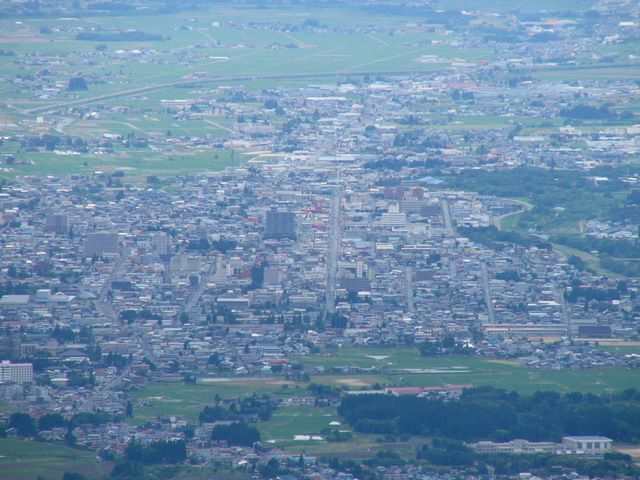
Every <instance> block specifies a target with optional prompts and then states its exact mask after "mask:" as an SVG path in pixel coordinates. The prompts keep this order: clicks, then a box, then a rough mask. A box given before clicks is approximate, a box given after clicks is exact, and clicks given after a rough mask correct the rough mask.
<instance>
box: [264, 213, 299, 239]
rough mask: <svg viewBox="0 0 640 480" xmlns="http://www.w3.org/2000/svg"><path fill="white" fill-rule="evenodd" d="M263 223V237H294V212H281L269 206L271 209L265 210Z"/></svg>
mask: <svg viewBox="0 0 640 480" xmlns="http://www.w3.org/2000/svg"><path fill="white" fill-rule="evenodd" d="M265 224H266V226H265V232H264V237H265V238H276V239H280V238H290V239H292V240H295V239H296V214H295V213H293V212H288V211H284V212H282V211H280V210H278V209H277V208H275V207H271V210H270V211H268V212H267V218H266V222H265Z"/></svg>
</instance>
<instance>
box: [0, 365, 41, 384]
mask: <svg viewBox="0 0 640 480" xmlns="http://www.w3.org/2000/svg"><path fill="white" fill-rule="evenodd" d="M31 382H33V365H32V364H31V363H11V361H9V360H3V361H2V362H0V383H31Z"/></svg>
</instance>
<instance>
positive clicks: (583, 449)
mask: <svg viewBox="0 0 640 480" xmlns="http://www.w3.org/2000/svg"><path fill="white" fill-rule="evenodd" d="M612 442H613V440H611V439H610V438H607V437H599V436H575V437H562V446H563V448H564V449H565V450H566V451H569V452H571V453H574V454H576V455H596V456H598V455H603V454H604V453H606V452H609V451H611V443H612Z"/></svg>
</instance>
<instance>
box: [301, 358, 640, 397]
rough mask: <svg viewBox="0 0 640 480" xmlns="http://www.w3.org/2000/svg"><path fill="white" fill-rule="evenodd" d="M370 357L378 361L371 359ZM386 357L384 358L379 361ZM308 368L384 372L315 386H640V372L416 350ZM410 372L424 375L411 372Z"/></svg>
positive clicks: (328, 378)
mask: <svg viewBox="0 0 640 480" xmlns="http://www.w3.org/2000/svg"><path fill="white" fill-rule="evenodd" d="M371 357H376V358H378V359H375V358H371ZM381 357H386V358H381ZM298 360H299V361H301V362H302V363H303V364H304V365H305V366H306V367H307V368H308V367H312V366H314V365H315V366H317V365H321V366H323V367H325V368H326V369H330V368H332V367H343V366H345V367H348V366H354V367H360V368H370V367H374V366H376V367H379V368H380V369H382V371H383V372H384V373H381V374H364V375H353V374H351V375H347V374H344V375H342V374H341V375H336V374H327V375H317V376H314V377H313V378H312V381H314V382H316V383H329V384H334V385H344V386H347V387H349V386H351V387H352V388H358V387H360V386H365V385H371V384H373V383H376V382H378V383H380V384H386V385H446V384H454V383H458V384H460V383H462V384H471V385H494V386H496V387H498V388H504V389H507V390H517V391H519V392H521V393H532V392H534V391H536V390H556V391H559V392H568V391H573V390H576V391H582V392H587V391H589V392H593V393H605V392H613V391H620V390H624V389H626V388H630V387H633V386H635V385H638V384H640V372H639V371H636V370H627V369H606V370H571V371H567V370H537V369H530V368H525V367H523V366H521V365H519V364H517V363H516V362H509V361H496V360H488V359H482V358H477V357H436V358H433V357H422V356H420V354H419V352H418V350H417V349H413V348H402V349H382V348H371V349H344V350H337V351H333V352H332V354H331V355H330V356H307V357H304V358H299V359H298ZM407 369H416V370H426V371H427V372H418V373H410V372H409V371H408V370H407Z"/></svg>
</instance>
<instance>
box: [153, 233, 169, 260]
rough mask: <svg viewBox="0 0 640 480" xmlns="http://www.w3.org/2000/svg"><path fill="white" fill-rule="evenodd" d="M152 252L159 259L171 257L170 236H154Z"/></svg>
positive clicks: (161, 234)
mask: <svg viewBox="0 0 640 480" xmlns="http://www.w3.org/2000/svg"><path fill="white" fill-rule="evenodd" d="M153 250H154V253H155V254H156V255H158V256H159V257H160V258H163V259H164V258H167V257H169V256H170V255H171V236H170V235H167V234H166V233H164V232H160V233H157V234H156V235H154V237H153Z"/></svg>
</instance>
